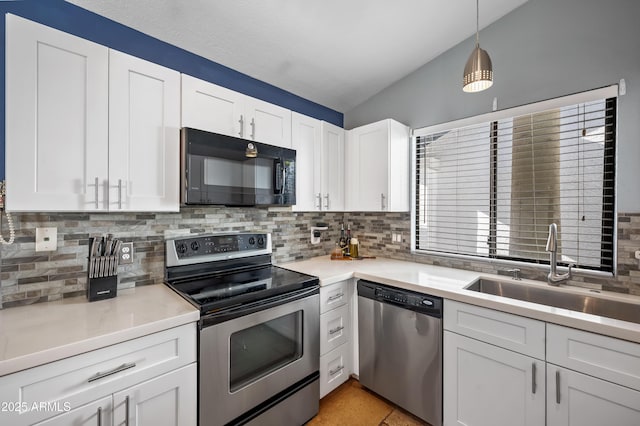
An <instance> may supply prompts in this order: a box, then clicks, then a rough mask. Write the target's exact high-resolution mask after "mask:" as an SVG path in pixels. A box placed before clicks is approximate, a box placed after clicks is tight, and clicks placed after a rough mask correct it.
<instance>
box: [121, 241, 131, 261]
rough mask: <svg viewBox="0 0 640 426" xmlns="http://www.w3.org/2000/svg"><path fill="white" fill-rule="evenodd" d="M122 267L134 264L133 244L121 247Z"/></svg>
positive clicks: (123, 244)
mask: <svg viewBox="0 0 640 426" xmlns="http://www.w3.org/2000/svg"><path fill="white" fill-rule="evenodd" d="M118 263H119V264H120V265H128V264H130V263H133V243H132V242H129V243H124V242H123V243H122V246H120V261H119V262H118Z"/></svg>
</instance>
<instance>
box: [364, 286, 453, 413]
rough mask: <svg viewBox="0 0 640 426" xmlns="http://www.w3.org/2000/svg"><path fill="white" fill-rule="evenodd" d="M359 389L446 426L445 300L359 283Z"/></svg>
mask: <svg viewBox="0 0 640 426" xmlns="http://www.w3.org/2000/svg"><path fill="white" fill-rule="evenodd" d="M358 335H359V341H358V343H359V351H360V371H359V373H360V377H359V379H360V383H361V384H362V385H363V386H365V387H367V388H369V389H370V390H372V391H374V392H375V393H377V394H379V395H381V396H383V397H385V398H386V399H388V400H389V401H392V402H394V403H395V404H397V405H398V406H400V407H402V408H404V409H405V410H407V411H409V412H410V413H413V414H415V415H416V416H418V417H420V418H421V419H423V420H425V421H427V422H428V423H430V424H431V425H433V426H441V425H442V299H441V298H439V297H435V296H428V295H424V294H421V293H416V292H412V291H408V290H401V289H398V288H394V287H389V286H386V285H382V284H377V283H374V282H371V281H365V280H360V281H358Z"/></svg>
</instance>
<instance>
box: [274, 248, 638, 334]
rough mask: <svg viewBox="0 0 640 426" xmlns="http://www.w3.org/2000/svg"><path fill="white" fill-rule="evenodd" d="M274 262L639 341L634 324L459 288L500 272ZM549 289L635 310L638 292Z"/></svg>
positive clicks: (386, 263)
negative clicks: (617, 302) (628, 305)
mask: <svg viewBox="0 0 640 426" xmlns="http://www.w3.org/2000/svg"><path fill="white" fill-rule="evenodd" d="M278 266H281V267H283V268H287V269H291V270H293V271H297V272H302V273H305V274H309V275H315V276H317V277H319V278H320V285H321V286H326V285H330V284H333V283H336V282H338V281H343V280H347V279H349V278H353V277H355V278H363V279H367V280H371V281H375V282H379V283H381V284H388V285H392V286H395V287H399V288H404V289H407V290H414V291H419V292H422V293H427V294H431V295H434V296H440V297H443V298H445V299H451V300H457V301H460V302H465V303H470V304H474V305H478V306H484V307H487V308H492V309H496V310H500V311H504V312H509V313H512V314H516V315H522V316H526V317H529V318H535V319H539V320H542V321H546V322H551V323H555V324H560V325H565V326H568V327H573V328H578V329H581V330H586V331H591V332H594V333H600V334H604V335H607V336H612V337H617V338H619V339H625V340H629V341H632V342H637V343H640V324H635V323H631V322H627V321H620V320H615V319H611V318H606V317H601V316H597V315H591V314H585V313H581V312H575V311H570V310H567V309H562V308H555V307H552V306H546V305H540V304H537V303H530V302H524V301H520V300H516V299H508V298H505V297H500V296H493V295H490V294H483V293H478V292H475V291H471V290H465V289H464V287H466V286H467V285H468V284H471V283H472V282H473V281H475V280H477V279H478V278H480V277H488V278H497V279H500V280H509V278H508V277H504V276H496V275H492V274H485V273H480V272H472V271H465V270H460V269H452V268H445V267H441V266H433V265H426V264H421V263H415V262H406V261H400V260H392V259H384V258H377V259H363V260H351V261H348V260H330V257H329V256H322V257H316V258H313V259H309V260H303V261H299V262H292V263H286V264H281V265H278ZM519 282H521V283H523V284H528V285H538V286H539V285H542V286H545V287H547V286H548V285H547V284H546V283H541V282H538V281H530V280H522V281H519ZM554 290H557V291H561V292H579V293H587V294H589V295H590V296H595V297H602V298H608V299H612V300H622V301H625V302H632V303H634V302H635V303H638V314H639V315H640V297H637V296H628V295H620V294H618V293H613V292H604V291H603V292H600V293H598V294H593V293H592V292H590V291H589V290H586V289H582V288H577V287H570V286H560V287H554Z"/></svg>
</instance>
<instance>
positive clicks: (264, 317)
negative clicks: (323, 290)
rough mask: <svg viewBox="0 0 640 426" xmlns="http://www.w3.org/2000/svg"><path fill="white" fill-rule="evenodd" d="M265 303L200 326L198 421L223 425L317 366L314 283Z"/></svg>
mask: <svg viewBox="0 0 640 426" xmlns="http://www.w3.org/2000/svg"><path fill="white" fill-rule="evenodd" d="M307 294H311V295H307ZM291 299H293V300H291ZM265 304H266V305H270V306H268V307H267V308H265V309H263V310H260V311H257V312H252V313H249V314H247V315H242V316H237V317H236V318H233V319H230V320H227V321H223V322H220V323H218V324H215V325H210V326H207V327H203V328H202V330H201V331H200V359H199V362H200V373H199V381H200V383H199V389H200V396H199V402H200V409H199V412H200V424H202V425H214V424H215V425H217V424H226V423H228V422H229V421H231V420H233V419H235V418H237V417H238V416H240V415H242V414H244V413H245V412H247V411H249V410H251V409H252V408H254V407H256V406H257V405H259V404H261V403H263V402H264V401H266V400H268V399H269V398H271V397H272V396H274V395H276V394H278V393H279V392H281V391H283V390H285V389H287V388H288V387H290V386H291V385H293V384H295V383H297V382H299V381H301V380H303V379H305V378H306V377H307V376H309V375H310V374H313V373H314V372H317V371H318V369H319V363H320V296H319V295H318V289H317V287H316V288H314V289H312V290H306V291H305V292H303V294H297V295H294V296H289V297H284V298H280V299H279V300H277V301H276V302H265ZM234 316H235V315H234ZM314 402H315V403H316V404H317V401H314Z"/></svg>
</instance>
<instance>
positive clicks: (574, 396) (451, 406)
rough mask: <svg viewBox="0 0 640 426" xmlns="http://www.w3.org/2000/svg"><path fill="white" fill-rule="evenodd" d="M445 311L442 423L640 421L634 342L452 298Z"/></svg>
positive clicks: (581, 425)
mask: <svg viewBox="0 0 640 426" xmlns="http://www.w3.org/2000/svg"><path fill="white" fill-rule="evenodd" d="M444 308H445V314H444V329H445V331H444V351H443V358H444V360H443V372H444V385H443V408H444V413H443V417H444V425H446V426H451V425H464V426H485V425H486V426H489V425H490V426H500V425H504V426H516V425H526V426H534V425H535V426H545V425H547V426H602V425H615V426H632V425H633V426H638V425H640V367H639V366H640V344H638V343H633V342H628V341H623V340H620V339H615V338H612V337H608V336H603V335H599V334H594V333H589V332H586V331H581V330H575V329H572V328H569V327H564V326H560V325H556V324H550V323H544V322H541V321H538V320H533V319H530V318H524V317H521V316H518V315H513V314H508V313H505V312H499V311H494V310H491V309H487V308H481V307H478V306H473V305H467V304H464V303H459V302H454V301H450V300H446V301H445V307H444ZM540 326H542V328H541V327H540ZM541 333H542V334H541ZM532 354H533V355H532ZM541 358H544V359H541Z"/></svg>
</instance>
